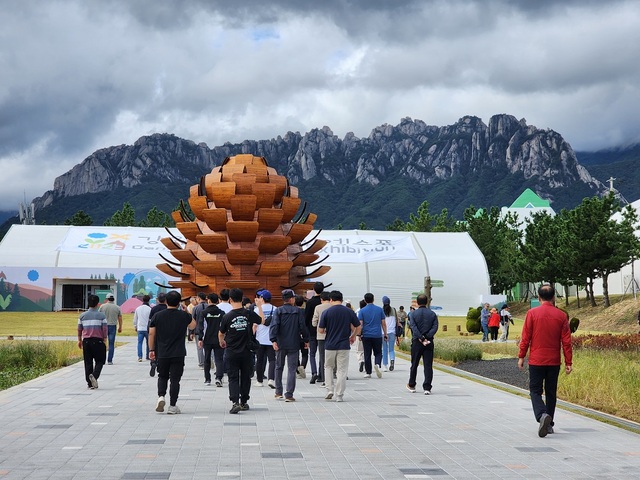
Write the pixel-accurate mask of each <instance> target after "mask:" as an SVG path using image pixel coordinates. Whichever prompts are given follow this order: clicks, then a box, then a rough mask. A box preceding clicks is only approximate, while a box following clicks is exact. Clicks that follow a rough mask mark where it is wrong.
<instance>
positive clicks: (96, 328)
mask: <svg viewBox="0 0 640 480" xmlns="http://www.w3.org/2000/svg"><path fill="white" fill-rule="evenodd" d="M99 302H100V298H98V296H97V295H89V310H87V311H86V312H84V313H83V314H82V315H80V318H79V319H78V348H81V349H82V357H83V358H84V378H85V380H86V381H87V386H88V387H89V388H90V389H92V390H95V389H96V388H98V378H99V377H100V372H101V371H102V367H103V366H104V361H105V359H106V356H107V350H106V347H105V345H104V341H105V339H106V338H107V320H106V317H105V315H104V313H102V312H99V311H98V308H97V307H98V303H99ZM94 361H95V365H94Z"/></svg>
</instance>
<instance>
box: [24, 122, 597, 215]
mask: <svg viewBox="0 0 640 480" xmlns="http://www.w3.org/2000/svg"><path fill="white" fill-rule="evenodd" d="M238 153H251V154H253V155H257V156H264V157H266V158H267V161H268V162H269V164H270V165H271V166H273V167H275V168H276V170H278V172H280V173H281V174H282V175H286V176H287V177H288V178H289V179H290V180H291V182H292V183H293V184H295V185H301V186H302V185H304V184H305V182H308V181H311V180H315V181H318V180H320V181H326V182H329V183H330V184H331V185H337V184H344V183H345V182H347V183H350V184H356V183H357V184H361V185H370V186H372V187H375V186H378V185H380V184H382V183H383V182H385V181H386V180H388V179H390V178H397V177H403V178H406V179H407V180H409V181H410V182H411V183H412V184H418V185H423V186H429V185H432V184H436V183H438V184H439V183H442V182H446V181H449V180H451V179H454V178H459V177H461V178H465V179H467V180H468V181H469V180H472V179H473V178H474V177H476V176H478V175H480V174H481V173H483V172H484V173H485V174H486V173H487V172H491V171H501V172H505V171H506V172H508V173H509V174H513V175H515V176H516V177H514V178H521V179H523V181H525V182H527V185H529V186H532V187H533V188H534V190H536V192H537V193H538V194H539V195H541V196H542V197H545V198H549V199H551V200H553V199H554V192H555V191H557V190H558V189H563V188H570V187H574V186H576V185H580V186H581V187H583V188H584V187H586V188H587V189H588V190H590V191H592V192H593V194H595V193H597V192H601V191H603V190H604V189H605V187H604V185H603V184H602V183H601V182H599V181H598V180H596V179H595V178H593V177H592V176H591V175H590V174H589V172H588V171H587V170H586V169H585V168H584V167H582V166H581V165H579V164H578V161H577V159H576V155H575V153H574V151H573V149H572V148H571V146H570V145H569V144H568V143H567V142H566V141H565V140H564V139H563V138H562V136H561V135H560V134H559V133H557V132H554V131H552V130H548V129H547V130H542V129H538V128H536V127H535V126H532V125H527V124H526V121H525V120H524V119H522V120H517V119H516V118H515V117H513V116H510V115H495V116H493V117H492V118H491V119H490V120H489V123H488V125H485V124H484V123H483V122H482V120H481V119H480V118H478V117H473V116H467V117H463V118H461V119H460V120H459V121H458V122H457V123H455V124H453V125H448V126H444V127H437V126H431V125H427V124H426V123H424V122H423V121H421V120H412V119H410V118H404V119H402V120H401V122H400V124H398V125H396V126H392V125H386V124H385V125H381V126H379V127H376V128H374V129H373V130H372V131H371V134H370V135H369V136H368V137H366V138H357V137H356V136H355V135H353V134H352V133H349V134H347V135H346V136H345V137H344V139H340V138H338V137H337V136H336V135H334V134H333V132H332V131H331V129H329V128H328V127H323V128H322V129H313V130H311V131H310V132H308V133H305V134H304V135H301V134H300V133H292V132H288V133H287V134H286V135H284V136H283V137H280V136H278V137H277V138H275V139H271V140H260V141H253V140H246V141H244V142H242V143H240V144H231V143H225V144H224V145H221V146H217V147H214V148H209V147H208V146H207V145H206V144H204V143H200V144H195V143H194V142H192V141H189V140H183V139H180V138H178V137H176V136H174V135H169V134H154V135H150V136H146V137H142V138H140V139H139V140H138V141H137V142H136V143H135V144H134V145H129V146H127V145H120V146H116V147H109V148H105V149H102V150H98V151H96V152H95V153H94V154H92V155H91V156H89V157H88V158H86V159H85V160H84V161H83V162H82V163H80V164H79V165H76V166H75V167H74V168H73V169H71V170H70V171H69V172H67V173H65V174H64V175H62V176H60V177H58V178H57V179H56V180H55V183H54V189H53V190H51V191H48V192H46V193H45V194H44V195H43V196H42V197H40V198H38V199H36V200H35V201H34V202H35V205H36V209H41V208H44V207H47V206H48V205H50V204H52V203H53V202H58V201H60V200H61V199H63V198H65V197H71V196H75V195H81V194H85V193H96V192H101V191H108V190H112V189H115V188H117V187H135V186H139V185H144V184H145V182H150V181H163V182H173V183H189V184H192V183H194V182H196V181H197V180H198V179H199V177H200V176H201V175H202V174H204V173H207V172H208V171H210V170H211V168H213V167H214V166H215V165H220V164H221V163H222V161H223V160H224V158H225V157H227V156H231V155H236V154H238ZM374 190H375V189H374ZM118 207H119V206H118Z"/></svg>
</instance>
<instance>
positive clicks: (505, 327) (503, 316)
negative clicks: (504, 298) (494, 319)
mask: <svg viewBox="0 0 640 480" xmlns="http://www.w3.org/2000/svg"><path fill="white" fill-rule="evenodd" d="M509 323H511V325H514V323H513V317H512V316H511V312H509V305H507V304H506V303H505V304H504V305H502V309H501V310H500V327H502V335H500V341H501V342H506V341H507V340H509Z"/></svg>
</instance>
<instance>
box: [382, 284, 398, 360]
mask: <svg viewBox="0 0 640 480" xmlns="http://www.w3.org/2000/svg"><path fill="white" fill-rule="evenodd" d="M382 311H383V312H384V321H385V322H386V324H387V339H386V340H384V341H383V342H382V370H383V371H385V372H387V371H389V372H393V369H394V368H395V362H396V351H395V346H396V328H397V327H398V325H399V322H398V316H397V314H396V309H395V308H393V307H392V306H391V300H390V299H389V297H387V296H386V295H385V296H384V297H382Z"/></svg>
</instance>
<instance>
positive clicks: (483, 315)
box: [480, 303, 491, 342]
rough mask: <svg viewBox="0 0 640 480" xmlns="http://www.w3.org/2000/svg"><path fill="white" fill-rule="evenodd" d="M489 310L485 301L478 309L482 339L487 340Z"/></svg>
mask: <svg viewBox="0 0 640 480" xmlns="http://www.w3.org/2000/svg"><path fill="white" fill-rule="evenodd" d="M490 316H491V312H490V311H489V304H488V303H485V304H484V305H483V306H482V310H481V311H480V326H481V327H482V341H483V342H488V341H489V317H490Z"/></svg>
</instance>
